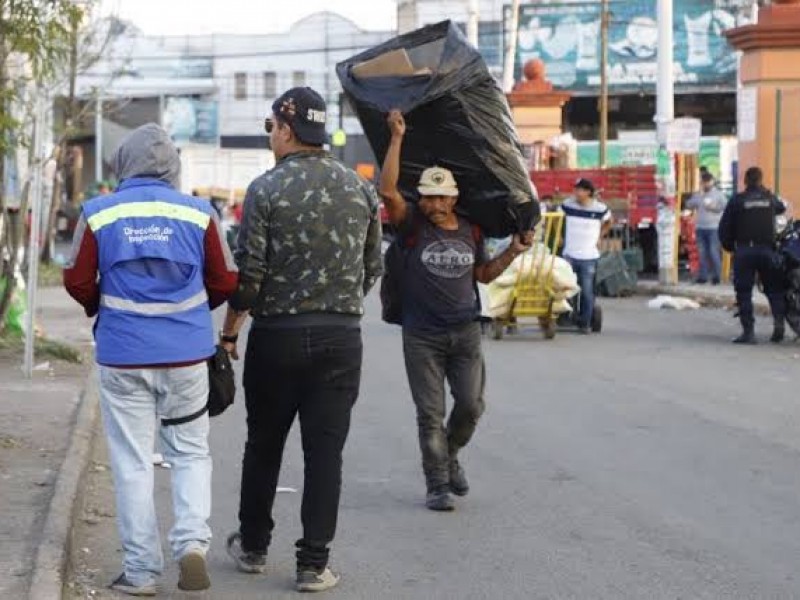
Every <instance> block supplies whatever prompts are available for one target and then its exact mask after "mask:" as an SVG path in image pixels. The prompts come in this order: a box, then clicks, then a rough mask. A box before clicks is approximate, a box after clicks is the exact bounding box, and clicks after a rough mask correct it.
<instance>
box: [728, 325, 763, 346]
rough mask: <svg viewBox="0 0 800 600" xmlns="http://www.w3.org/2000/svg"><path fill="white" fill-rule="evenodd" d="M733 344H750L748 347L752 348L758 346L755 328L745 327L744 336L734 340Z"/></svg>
mask: <svg viewBox="0 0 800 600" xmlns="http://www.w3.org/2000/svg"><path fill="white" fill-rule="evenodd" d="M733 343H734V344H748V345H751V346H752V345H755V344H757V343H758V341H757V340H756V334H755V332H754V331H753V328H752V327H745V328H744V331H743V332H742V335H740V336H739V337H737V338H736V339H735V340H733Z"/></svg>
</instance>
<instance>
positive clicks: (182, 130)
mask: <svg viewBox="0 0 800 600" xmlns="http://www.w3.org/2000/svg"><path fill="white" fill-rule="evenodd" d="M163 118H164V129H166V130H167V132H168V133H169V135H170V137H171V138H172V139H173V140H174V141H175V142H177V143H181V142H184V143H185V142H193V143H195V144H216V143H217V142H218V140H219V125H218V110H217V103H216V102H215V101H213V100H198V99H196V98H186V97H171V98H168V99H167V101H166V106H165V107H164V117H163Z"/></svg>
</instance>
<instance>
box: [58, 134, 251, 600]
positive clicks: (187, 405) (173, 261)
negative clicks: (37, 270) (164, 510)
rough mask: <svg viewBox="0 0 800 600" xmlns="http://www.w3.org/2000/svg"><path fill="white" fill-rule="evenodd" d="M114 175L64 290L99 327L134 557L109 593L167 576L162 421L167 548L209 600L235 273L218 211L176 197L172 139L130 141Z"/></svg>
mask: <svg viewBox="0 0 800 600" xmlns="http://www.w3.org/2000/svg"><path fill="white" fill-rule="evenodd" d="M114 171H115V172H116V175H117V177H118V179H119V180H120V182H121V183H120V185H119V187H118V188H117V190H116V192H115V193H113V194H110V195H106V196H102V197H97V198H94V199H92V200H89V201H87V202H86V203H85V204H84V205H83V208H82V214H81V217H80V220H79V222H78V225H77V228H76V233H75V239H74V242H73V250H72V256H71V258H70V262H69V264H68V265H67V268H66V269H65V271H64V284H65V286H66V288H67V291H68V292H69V293H70V295H71V296H72V297H73V298H75V299H76V300H77V301H78V302H79V303H81V305H83V307H84V309H85V311H86V314H87V316H89V317H95V316H96V317H97V318H96V320H95V325H94V334H95V342H96V360H97V363H98V365H99V378H100V407H101V410H102V414H103V422H104V425H105V429H106V437H107V440H108V451H109V457H110V460H111V470H112V473H113V476H114V487H115V491H116V500H117V522H118V528H119V534H120V538H121V541H122V547H123V551H124V571H123V573H122V574H121V575H120V576H119V577H118V578H117V579H116V580H115V581H114V582H113V583H112V584H111V588H112V589H114V590H116V591H119V592H122V593H126V594H130V595H135V596H153V595H155V594H156V591H157V590H156V581H157V578H158V577H159V575H161V573H162V571H163V558H162V553H161V544H160V541H159V535H158V525H157V522H156V513H155V507H154V502H153V465H152V460H151V457H152V452H153V444H154V436H155V423H156V419H157V418H159V419H160V428H159V437H160V446H161V448H162V449H163V452H164V456H165V458H166V460H168V461H169V462H170V463H171V464H172V485H173V505H174V506H173V508H174V513H175V524H174V526H173V528H172V531H171V532H170V535H169V540H170V544H171V546H172V554H173V557H174V558H175V560H176V561H178V563H179V564H180V579H179V581H178V587H179V588H180V589H182V590H189V591H191V590H203V589H206V588H208V587H209V586H210V581H209V578H208V572H207V569H206V559H205V555H206V551H207V549H208V545H209V542H210V540H211V530H210V529H209V526H208V518H209V516H210V511H211V457H210V456H209V449H208V429H209V423H208V414H207V411H206V404H207V402H208V367H207V365H206V360H207V359H208V358H209V357H210V356H211V355H213V354H214V351H215V345H214V331H213V328H212V321H211V309H212V308H214V307H215V306H218V305H220V304H222V303H223V302H225V300H227V298H228V296H229V295H230V294H231V293H233V291H234V290H235V289H236V285H237V281H238V276H237V270H236V266H235V264H234V262H233V258H232V257H231V255H230V252H229V250H228V247H227V245H226V244H225V242H224V239H225V238H224V237H223V235H222V231H221V228H220V224H219V221H218V220H217V215H216V213H215V211H214V209H213V207H212V206H211V204H209V203H208V202H207V201H205V200H202V199H200V198H193V197H191V196H186V195H184V194H181V193H180V192H179V191H177V190H176V189H175V188H176V187H177V185H178V178H179V174H180V159H179V156H178V152H177V149H176V148H175V146H174V145H173V143H172V141H171V140H170V138H169V136H168V135H167V133H166V132H165V131H164V130H163V129H162V128H161V127H159V126H157V125H154V124H149V125H144V126H142V127H140V128H138V129H136V130H135V131H133V132H132V133H131V134H129V135H128V136H127V137H126V138H125V139H124V140H123V141H122V144H121V145H120V147H119V148H118V150H117V152H116V155H115V157H114Z"/></svg>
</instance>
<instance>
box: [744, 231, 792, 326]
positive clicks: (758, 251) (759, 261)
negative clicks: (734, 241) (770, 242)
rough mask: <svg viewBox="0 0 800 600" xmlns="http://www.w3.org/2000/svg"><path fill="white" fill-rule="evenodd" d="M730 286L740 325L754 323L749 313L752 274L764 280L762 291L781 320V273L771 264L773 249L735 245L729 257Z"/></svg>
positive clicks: (782, 305) (751, 307)
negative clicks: (731, 265)
mask: <svg viewBox="0 0 800 600" xmlns="http://www.w3.org/2000/svg"><path fill="white" fill-rule="evenodd" d="M733 269H734V272H735V276H734V288H735V289H736V303H737V304H738V306H739V320H740V321H741V322H742V327H744V328H745V329H749V328H751V327H753V325H754V324H755V317H754V316H753V286H755V283H756V274H758V276H759V278H760V279H761V283H763V284H764V294H766V296H767V300H769V307H770V309H771V310H772V316H773V317H774V318H775V319H778V320H782V319H783V318H784V316H785V314H786V298H785V290H784V286H783V275H782V273H781V271H780V269H779V268H777V267H776V265H775V252H774V250H772V248H769V247H767V246H741V247H739V248H736V253H735V254H734V258H733Z"/></svg>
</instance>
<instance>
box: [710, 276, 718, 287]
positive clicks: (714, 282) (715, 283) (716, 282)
mask: <svg viewBox="0 0 800 600" xmlns="http://www.w3.org/2000/svg"><path fill="white" fill-rule="evenodd" d="M711 285H719V277H714V279H712V280H711Z"/></svg>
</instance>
